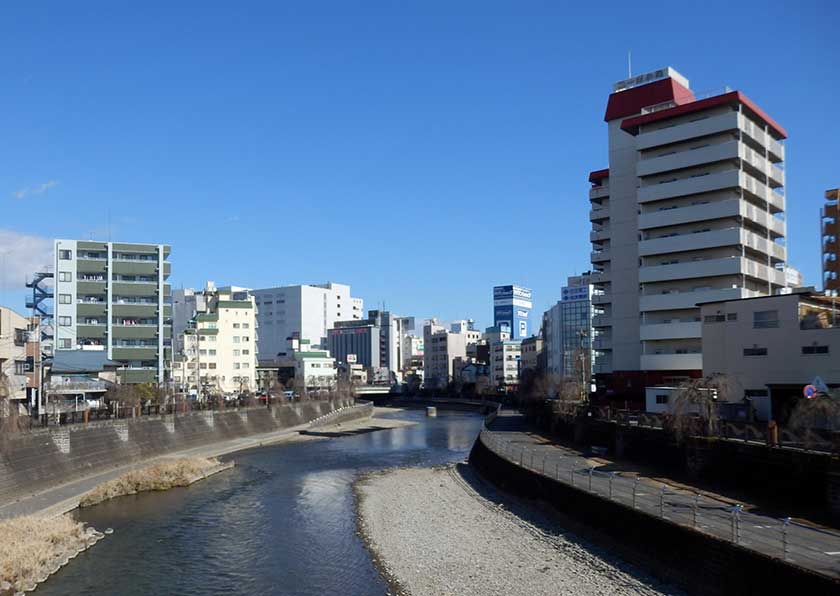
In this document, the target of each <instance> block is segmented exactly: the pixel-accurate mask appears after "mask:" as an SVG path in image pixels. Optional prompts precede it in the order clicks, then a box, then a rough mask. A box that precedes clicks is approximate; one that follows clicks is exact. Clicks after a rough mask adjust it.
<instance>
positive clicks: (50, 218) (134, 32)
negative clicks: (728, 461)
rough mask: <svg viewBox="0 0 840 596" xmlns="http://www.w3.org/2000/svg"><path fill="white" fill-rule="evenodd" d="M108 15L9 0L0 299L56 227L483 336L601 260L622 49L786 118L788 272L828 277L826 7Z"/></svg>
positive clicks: (243, 280) (184, 266)
mask: <svg viewBox="0 0 840 596" xmlns="http://www.w3.org/2000/svg"><path fill="white" fill-rule="evenodd" d="M119 4H126V3H114V2H99V3H96V2H82V3H73V5H72V6H71V5H70V3H66V2H36V1H32V2H7V3H4V4H3V6H2V7H0V77H2V83H3V84H2V88H3V92H2V94H0V131H2V141H3V142H2V143H0V164H2V167H0V283H3V280H5V287H4V288H3V289H2V290H0V303H2V304H5V305H9V306H13V307H15V308H17V309H18V310H23V309H22V301H23V292H22V291H21V290H20V289H17V288H19V287H20V285H21V283H22V278H23V275H24V272H25V271H27V270H29V269H31V268H33V267H35V266H36V264H37V263H39V262H41V261H43V260H45V257H44V251H45V250H47V247H48V243H47V239H51V238H54V237H71V238H76V237H78V238H90V237H94V238H100V239H101V238H107V237H108V233H109V229H110V236H111V238H112V239H114V240H125V241H141V242H165V243H169V244H171V245H172V246H173V252H172V263H173V278H172V281H173V283H174V284H175V285H176V286H180V285H184V286H196V285H201V284H202V283H203V282H204V281H205V280H208V279H211V280H214V281H216V282H217V283H218V284H229V283H233V284H237V285H244V286H252V287H264V286H272V285H279V284H294V283H319V282H323V281H327V280H331V281H337V282H342V283H349V284H351V285H352V286H353V293H354V294H355V295H357V296H360V297H362V298H364V299H365V301H366V306H367V307H370V308H374V307H376V306H378V305H379V306H381V304H382V302H384V303H385V305H386V306H387V308H389V309H390V310H393V311H396V312H399V313H402V314H410V315H416V316H418V317H429V316H439V317H441V318H443V319H456V318H464V317H472V318H475V319H476V320H477V322H478V323H479V324H480V325H482V326H484V325H487V324H490V323H491V317H492V313H491V309H492V307H491V298H492V286H493V285H496V284H502V283H510V282H515V283H522V284H525V285H528V286H530V287H532V288H533V289H534V298H535V301H534V302H535V304H534V306H535V310H538V311H541V310H543V309H545V308H547V307H548V306H549V305H550V304H552V303H553V302H554V301H556V300H557V299H558V298H559V291H560V287H561V286H562V285H563V284H564V282H565V278H566V276H567V275H570V274H574V273H579V272H580V271H582V270H586V269H588V267H589V264H588V259H589V249H590V245H589V242H588V230H589V222H588V218H587V213H588V210H589V202H588V183H587V174H588V172H589V171H590V170H592V169H598V168H601V167H605V166H606V164H607V146H606V125H605V124H604V123H603V120H602V119H603V112H604V107H605V105H606V99H607V95H608V93H609V90H610V85H611V84H612V82H613V81H615V80H618V79H621V78H623V77H624V76H625V75H626V72H627V64H626V59H627V51H628V49H632V55H633V70H634V72H643V71H646V70H652V69H654V68H658V67H661V66H665V65H671V66H673V67H675V68H676V69H677V70H679V71H680V72H681V73H682V74H684V75H685V76H687V77H688V78H689V80H690V81H691V86H692V88H693V89H694V90H695V91H696V92H703V91H706V90H711V89H715V88H719V87H722V86H724V85H729V86H731V87H733V88H736V89H739V90H741V91H743V92H745V93H746V94H747V95H748V96H749V97H751V98H752V99H753V100H754V101H756V102H757V103H758V104H759V105H760V106H761V107H762V108H764V109H765V110H766V111H767V112H768V113H769V114H771V115H772V116H773V117H774V118H775V119H776V120H777V121H779V122H780V123H781V124H782V125H783V126H785V127H786V128H787V130H788V132H789V134H790V139H789V140H788V141H787V145H788V149H787V158H788V161H787V163H786V171H787V175H788V177H787V189H786V190H787V197H788V210H789V211H788V216H787V217H788V246H789V261H790V263H791V264H792V265H793V266H796V267H798V268H800V269H801V270H802V271H803V273H804V274H805V278H806V282H809V283H819V228H818V209H819V206H820V203H821V197H822V193H823V191H824V190H825V189H826V188H833V187H836V186H840V167H838V161H839V160H840V158H838V155H840V146H838V144H839V143H840V140H839V139H840V130H838V128H840V124H838V122H840V120H838V118H837V116H836V101H837V99H836V98H837V97H838V96H840V77H838V74H837V69H836V64H838V63H840V55H838V54H840V50H838V46H837V44H836V32H835V31H834V26H835V24H836V22H837V18H838V16H840V14H838V13H840V8H838V4H837V3H836V2H799V3H796V4H794V3H787V2H784V3H783V2H738V3H733V2H714V1H710V2H704V3H703V10H702V11H697V10H696V9H695V8H694V7H693V6H692V5H688V4H685V3H682V4H680V3H674V2H663V3H657V2H646V3H644V5H639V4H627V3H620V4H619V3H616V4H615V5H614V6H610V5H609V3H607V4H605V3H583V4H585V5H584V6H580V7H576V8H565V7H563V6H562V5H561V4H562V3H559V2H523V1H518V2H487V1H484V2H457V3H456V2H381V3H380V2H374V1H367V2H332V3H330V2H301V3H292V2H284V3H278V2H271V3H269V2H266V3H259V2H238V3H232V2H225V3H222V2H178V3H173V2H166V3H164V2H144V3H142V4H136V7H135V8H126V7H124V6H117V5H119ZM642 6H643V7H644V8H643V9H642V8H641V7H642ZM701 12H702V14H698V13H701ZM3 255H5V256H3Z"/></svg>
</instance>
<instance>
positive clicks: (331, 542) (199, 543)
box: [38, 411, 481, 596]
mask: <svg viewBox="0 0 840 596" xmlns="http://www.w3.org/2000/svg"><path fill="white" fill-rule="evenodd" d="M386 416H388V417H397V418H405V419H411V420H415V421H417V422H418V424H417V425H415V426H408V427H402V428H396V429H390V430H381V431H376V432H372V433H366V434H359V435H355V436H349V437H341V438H336V439H331V440H321V441H308V442H303V443H293V444H288V445H278V446H274V447H263V448H260V449H252V450H249V451H242V452H239V453H234V454H231V455H230V456H228V458H227V459H233V460H235V461H236V467H235V468H233V469H232V470H229V471H226V472H222V473H220V474H217V475H216V476H213V477H211V478H208V479H206V480H203V481H201V482H198V483H196V484H194V485H193V486H190V487H188V488H181V489H174V490H171V491H167V492H163V493H146V494H141V495H134V496H129V497H122V498H120V499H115V500H113V501H111V502H108V503H104V504H102V505H98V506H96V507H92V508H90V509H83V510H80V511H79V512H78V513H77V517H78V518H79V519H80V520H81V521H84V522H87V523H89V524H91V525H93V526H94V527H95V528H97V529H98V530H100V531H102V530H104V529H105V528H113V529H114V533H113V534H112V535H110V536H106V539H105V540H103V541H101V542H99V543H98V544H97V545H96V546H94V547H93V548H92V549H90V550H89V551H88V552H86V553H84V554H83V555H80V556H79V557H77V558H76V559H75V560H73V561H72V562H71V563H70V564H69V565H67V566H66V567H65V568H64V569H62V570H61V571H59V572H58V574H56V575H55V576H53V577H52V578H50V579H49V581H47V582H46V583H45V584H43V585H42V586H41V587H39V588H38V594H41V595H45V594H49V595H58V594H62V595H65V594H85V595H89V594H115V595H120V596H134V595H137V596H141V595H143V596H145V595H149V594H180V595H209V594H213V595H218V594H249V595H262V594H303V595H308V594H312V595H316V594H317V595H321V594H334V595H337V596H341V595H344V594H348V595H354V596H355V595H363V594H377V595H382V594H385V593H387V585H386V584H385V582H384V581H383V580H382V579H381V578H380V576H379V574H378V572H377V570H376V568H375V567H374V565H373V562H372V561H371V558H370V555H369V554H368V552H367V550H366V549H365V546H364V544H363V542H362V540H361V539H360V538H359V537H358V535H357V534H356V520H355V511H354V501H353V492H352V483H353V481H354V479H355V478H356V477H357V476H358V475H359V474H360V473H364V472H367V471H371V470H381V469H385V468H390V467H397V466H431V465H436V464H442V463H446V462H451V461H459V460H462V459H464V458H465V457H466V456H467V454H468V453H469V450H470V448H471V446H472V444H473V441H474V440H475V437H476V436H477V434H478V432H479V430H480V428H481V418H480V417H479V416H477V415H473V414H467V413H458V412H445V411H440V412H439V415H438V417H437V418H426V417H425V413H424V412H422V411H404V412H395V413H388V414H387V415H386Z"/></svg>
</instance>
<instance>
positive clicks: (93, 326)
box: [54, 240, 172, 383]
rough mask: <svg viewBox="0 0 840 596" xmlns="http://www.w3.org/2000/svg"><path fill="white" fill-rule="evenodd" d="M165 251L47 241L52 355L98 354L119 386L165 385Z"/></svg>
mask: <svg viewBox="0 0 840 596" xmlns="http://www.w3.org/2000/svg"><path fill="white" fill-rule="evenodd" d="M169 253H170V247H169V246H167V245H165V244H127V243H120V242H94V241H85V240H56V241H55V306H54V323H55V350H74V349H79V348H85V349H101V350H103V351H105V353H106V354H107V357H108V359H109V360H114V361H117V362H119V363H121V364H122V365H123V368H122V370H121V371H120V380H121V381H123V382H127V383H146V382H156V383H163V382H164V381H165V375H166V368H165V363H166V362H167V361H168V360H170V358H171V349H172V348H171V340H172V327H171V324H170V320H171V318H172V305H171V299H170V296H171V288H170V286H169V283H167V279H168V278H169V274H170V264H169V261H168V260H167V259H168V258H169Z"/></svg>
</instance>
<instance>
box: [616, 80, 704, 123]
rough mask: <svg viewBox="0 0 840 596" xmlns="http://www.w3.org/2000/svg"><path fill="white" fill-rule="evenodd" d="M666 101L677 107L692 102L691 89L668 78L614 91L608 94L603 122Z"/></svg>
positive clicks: (636, 112) (623, 116)
mask: <svg viewBox="0 0 840 596" xmlns="http://www.w3.org/2000/svg"><path fill="white" fill-rule="evenodd" d="M666 101H673V102H674V103H676V104H677V105H679V104H683V103H686V102H690V101H694V94H693V93H692V92H691V89H689V88H687V87H683V86H682V85H681V84H680V83H678V82H677V81H675V80H674V79H672V78H670V77H669V78H667V79H662V80H660V81H654V82H653V83H647V84H646V85H639V86H638V87H633V88H631V89H625V90H624V91H616V92H615V93H611V94H610V98H609V100H608V101H607V112H606V114H605V115H604V120H605V121H607V122H609V121H610V120H615V119H616V118H625V117H626V116H633V115H634V114H638V113H639V112H641V111H642V108H644V107H647V106H652V105H655V104H658V103H663V102H666Z"/></svg>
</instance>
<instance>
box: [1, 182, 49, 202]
mask: <svg viewBox="0 0 840 596" xmlns="http://www.w3.org/2000/svg"><path fill="white" fill-rule="evenodd" d="M56 186H58V180H50V181H49V182H44V183H43V184H39V185H38V186H32V187H29V186H27V187H26V188H21V189H20V190H16V191H15V192H13V193H12V196H13V197H14V198H16V199H25V198H26V197H28V196H29V195H40V194H44V193H45V192H47V191H48V190H49V189H51V188H53V187H56Z"/></svg>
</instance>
